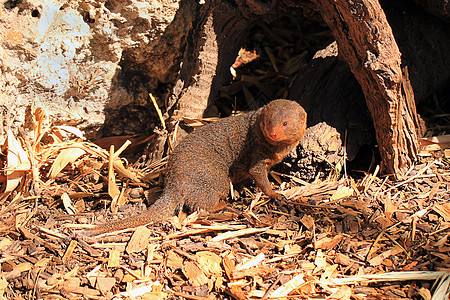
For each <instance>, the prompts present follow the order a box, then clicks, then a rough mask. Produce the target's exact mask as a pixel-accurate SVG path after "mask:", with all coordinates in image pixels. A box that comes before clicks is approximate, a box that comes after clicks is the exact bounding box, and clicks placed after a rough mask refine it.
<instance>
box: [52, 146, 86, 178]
mask: <svg viewBox="0 0 450 300" xmlns="http://www.w3.org/2000/svg"><path fill="white" fill-rule="evenodd" d="M84 154H86V151H84V150H83V149H81V148H78V147H73V148H67V149H63V150H61V152H60V153H59V154H58V156H57V157H56V159H55V161H54V162H53V165H52V167H51V168H50V172H49V175H48V177H49V178H50V179H55V178H56V176H57V175H58V174H59V173H60V172H61V171H62V170H63V169H64V168H65V167H66V166H67V165H68V164H69V163H74V162H75V161H76V160H77V159H78V158H80V157H81V156H82V155H84Z"/></svg>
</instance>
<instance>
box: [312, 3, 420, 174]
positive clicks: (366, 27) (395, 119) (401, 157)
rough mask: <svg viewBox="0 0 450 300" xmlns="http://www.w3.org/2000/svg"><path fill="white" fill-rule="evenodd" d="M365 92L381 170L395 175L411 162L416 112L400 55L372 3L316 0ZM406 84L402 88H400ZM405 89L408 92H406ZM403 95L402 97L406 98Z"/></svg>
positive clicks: (415, 143) (414, 157)
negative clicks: (378, 149) (373, 127)
mask: <svg viewBox="0 0 450 300" xmlns="http://www.w3.org/2000/svg"><path fill="white" fill-rule="evenodd" d="M315 3H316V5H317V7H318V8H319V11H320V12H321V14H322V17H323V18H324V20H325V22H326V23H327V24H328V26H329V27H330V29H331V30H332V32H333V35H334V37H335V38H336V41H337V43H338V47H339V55H340V57H341V58H343V59H344V60H345V61H346V62H347V63H348V64H349V66H350V69H351V71H352V73H353V74H354V75H355V77H356V79H357V80H358V82H359V84H360V85H361V87H362V90H363V92H364V95H365V98H366V102H367V106H368V108H369V110H370V113H371V115H372V118H373V122H374V126H375V131H376V138H377V141H378V145H379V148H380V154H381V157H382V165H381V167H382V170H383V171H384V172H385V173H392V174H394V176H396V177H399V176H401V175H403V174H405V172H406V171H407V170H408V168H409V167H410V166H411V164H412V163H413V162H414V161H415V159H416V153H417V131H416V128H417V127H418V124H416V123H415V122H414V120H415V119H416V116H415V115H416V109H415V105H412V104H413V103H414V98H413V93H412V92H411V91H412V87H411V86H410V83H409V80H405V79H404V78H405V76H404V75H403V73H402V70H401V67H400V65H401V53H400V51H399V49H398V47H397V44H396V42H395V39H394V36H393V34H392V30H391V28H390V26H389V24H388V22H387V20H386V16H385V14H384V11H383V10H382V8H381V6H380V4H379V2H378V1H377V0H357V1H352V2H350V1H345V0H335V1H321V0H316V1H315ZM404 86H407V88H403V87H404ZM405 91H407V92H405ZM406 94H407V96H406Z"/></svg>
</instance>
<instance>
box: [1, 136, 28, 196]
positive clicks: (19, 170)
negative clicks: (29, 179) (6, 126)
mask: <svg viewBox="0 0 450 300" xmlns="http://www.w3.org/2000/svg"><path fill="white" fill-rule="evenodd" d="M6 143H7V157H6V160H7V163H6V168H5V171H6V179H7V181H6V187H5V190H4V191H3V194H2V196H1V198H2V199H3V198H5V197H7V196H8V195H9V194H10V193H11V192H12V191H14V189H15V188H16V187H17V186H18V185H19V184H20V181H21V180H22V178H23V177H24V176H25V174H26V172H28V171H29V170H30V169H31V163H30V161H29V160H28V155H27V153H26V152H25V150H23V148H22V146H21V145H20V143H19V142H18V141H17V140H16V138H15V137H14V135H13V133H12V131H11V130H8V137H7V139H6Z"/></svg>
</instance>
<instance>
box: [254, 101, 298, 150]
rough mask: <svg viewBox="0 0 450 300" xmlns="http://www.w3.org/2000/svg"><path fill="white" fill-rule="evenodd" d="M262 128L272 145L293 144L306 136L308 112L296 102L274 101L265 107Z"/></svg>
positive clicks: (262, 115)
mask: <svg viewBox="0 0 450 300" xmlns="http://www.w3.org/2000/svg"><path fill="white" fill-rule="evenodd" d="M260 127H261V130H262V132H263V134H264V137H265V138H266V140H267V141H268V142H269V143H270V144H272V145H276V144H293V143H296V142H298V141H299V140H300V139H301V138H302V137H303V136H304V135H305V130H306V112H305V110H304V109H303V107H301V106H300V104H298V103H297V102H295V101H290V100H284V99H278V100H274V101H272V102H270V103H269V104H267V105H266V106H264V108H263V111H262V113H261V123H260Z"/></svg>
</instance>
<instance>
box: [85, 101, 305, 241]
mask: <svg viewBox="0 0 450 300" xmlns="http://www.w3.org/2000/svg"><path fill="white" fill-rule="evenodd" d="M305 130H306V112H305V111H304V109H303V108H302V107H301V106H300V105H299V104H298V103H296V102H294V101H289V100H283V99H279V100H274V101H272V102H270V103H269V104H267V105H266V106H264V107H262V108H260V109H258V110H256V111H252V112H249V113H245V114H242V115H238V116H234V117H228V118H224V119H221V120H219V121H217V122H214V123H211V124H208V125H205V126H203V127H201V128H199V129H196V130H195V131H194V132H193V133H192V134H190V135H188V136H187V137H186V138H185V139H184V140H183V141H182V142H181V143H180V144H179V145H178V146H177V147H176V148H175V150H174V151H173V153H172V155H171V157H170V159H169V162H168V169H167V175H166V181H165V184H166V185H165V188H164V192H163V194H162V196H161V197H160V198H159V199H158V200H156V202H155V203H154V204H153V205H152V206H150V207H149V209H148V211H146V212H144V213H142V214H140V215H136V216H132V217H129V218H126V219H123V220H120V221H117V222H112V223H105V224H102V225H98V226H96V227H95V228H93V229H92V230H90V231H88V232H87V234H89V235H97V234H101V233H105V232H111V231H116V230H121V229H126V228H133V227H137V226H140V225H145V224H148V223H152V222H159V221H162V220H164V219H166V218H168V217H170V216H171V215H173V214H174V213H175V212H177V211H180V210H181V209H183V207H185V208H188V209H189V210H191V211H193V210H198V209H204V210H207V211H213V210H214V209H215V208H216V207H217V205H218V203H219V201H220V200H221V199H224V198H226V197H227V196H228V194H229V191H230V180H231V181H232V182H234V183H235V182H239V181H242V180H244V179H246V178H248V177H251V178H252V179H253V180H254V181H255V183H256V185H257V186H258V187H259V188H260V189H261V190H262V191H263V192H264V193H265V194H267V195H268V196H270V197H272V198H274V197H278V196H279V195H278V194H277V193H275V192H274V191H273V190H272V187H271V185H270V182H269V180H268V177H267V172H268V170H269V169H270V168H271V167H272V166H273V165H275V164H277V163H278V162H280V161H281V160H282V159H283V158H284V157H285V156H286V155H287V154H288V153H289V152H290V151H292V150H293V149H294V148H295V147H296V146H297V145H298V143H299V141H300V139H301V138H302V137H303V135H304V134H305Z"/></svg>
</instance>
